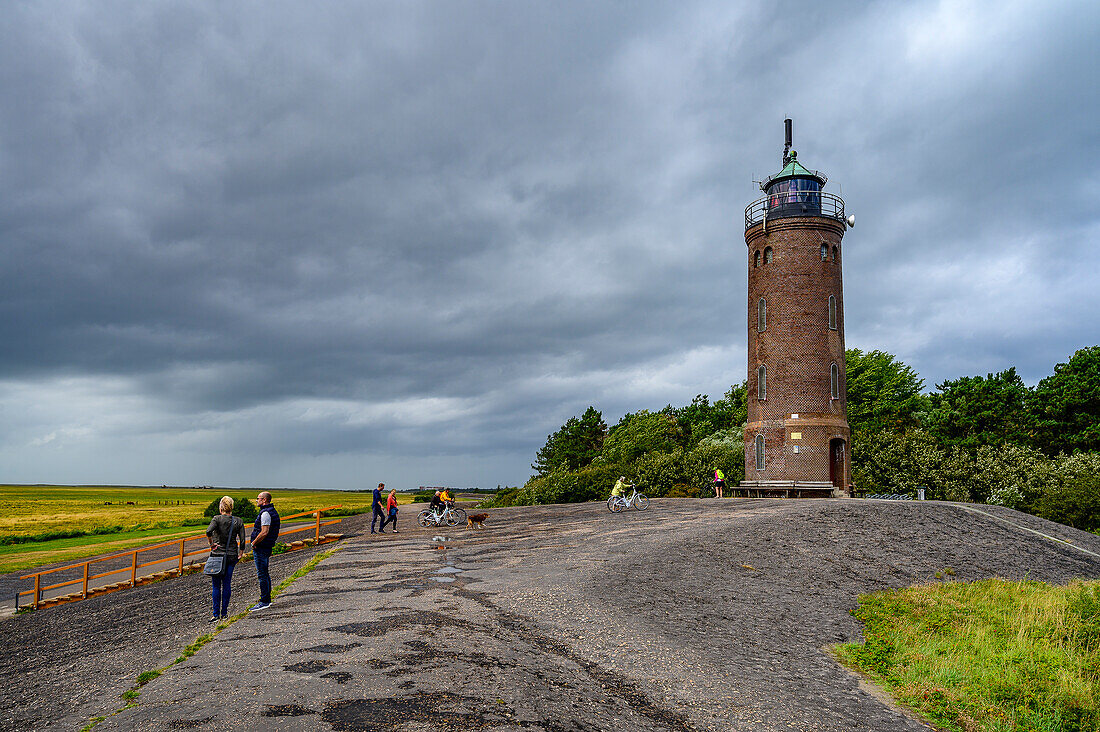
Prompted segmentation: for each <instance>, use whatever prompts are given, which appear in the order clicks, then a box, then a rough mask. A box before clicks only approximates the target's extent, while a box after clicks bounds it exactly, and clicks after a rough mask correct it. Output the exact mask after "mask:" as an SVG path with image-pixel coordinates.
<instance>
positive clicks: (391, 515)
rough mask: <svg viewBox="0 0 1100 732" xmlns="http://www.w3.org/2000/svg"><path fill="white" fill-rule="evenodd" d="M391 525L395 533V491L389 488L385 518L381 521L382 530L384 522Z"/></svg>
mask: <svg viewBox="0 0 1100 732" xmlns="http://www.w3.org/2000/svg"><path fill="white" fill-rule="evenodd" d="M387 521H388V522H389V523H391V524H393V533H395V534H396V533H397V489H396V488H390V494H389V496H387V497H386V518H385V519H383V521H382V528H386V522H387Z"/></svg>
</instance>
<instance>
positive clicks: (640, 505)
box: [634, 493, 649, 511]
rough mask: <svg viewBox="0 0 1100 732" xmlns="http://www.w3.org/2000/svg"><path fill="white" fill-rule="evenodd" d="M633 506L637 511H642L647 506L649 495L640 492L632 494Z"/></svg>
mask: <svg viewBox="0 0 1100 732" xmlns="http://www.w3.org/2000/svg"><path fill="white" fill-rule="evenodd" d="M634 508H636V509H638V510H639V511H644V510H646V509H647V508H649V497H648V496H646V495H644V494H642V493H639V494H638V495H636V496H634Z"/></svg>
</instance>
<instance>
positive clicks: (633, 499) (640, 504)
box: [607, 486, 649, 513]
mask: <svg viewBox="0 0 1100 732" xmlns="http://www.w3.org/2000/svg"><path fill="white" fill-rule="evenodd" d="M631 488H633V489H634V492H633V493H631V494H630V495H629V496H626V497H624V496H611V497H610V498H608V499H607V510H608V511H610V512H611V513H618V512H619V511H622V510H623V509H624V508H630V507H631V506H633V507H634V508H636V509H637V510H639V511H644V510H646V509H647V508H649V496H647V495H645V494H644V493H639V492H638V488H637V486H631Z"/></svg>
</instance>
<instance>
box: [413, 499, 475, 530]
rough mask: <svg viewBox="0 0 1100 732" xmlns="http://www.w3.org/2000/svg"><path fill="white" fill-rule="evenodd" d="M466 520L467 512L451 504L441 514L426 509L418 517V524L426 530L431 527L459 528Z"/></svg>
mask: <svg viewBox="0 0 1100 732" xmlns="http://www.w3.org/2000/svg"><path fill="white" fill-rule="evenodd" d="M465 520H466V511H464V510H463V509H461V508H455V507H454V506H452V505H451V504H449V503H448V504H446V505H445V506H444V507H443V510H442V511H440V512H439V513H436V512H435V511H432V510H431V509H430V508H425V509H424V510H423V511H421V512H420V513H419V514H417V516H416V522H417V523H418V524H420V525H421V526H423V527H424V528H428V527H429V526H458V525H459V524H460V523H462V522H463V521H465Z"/></svg>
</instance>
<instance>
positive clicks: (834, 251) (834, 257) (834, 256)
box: [833, 246, 836, 262]
mask: <svg viewBox="0 0 1100 732" xmlns="http://www.w3.org/2000/svg"><path fill="white" fill-rule="evenodd" d="M833 261H834V262H835V261H836V246H834V247H833Z"/></svg>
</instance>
